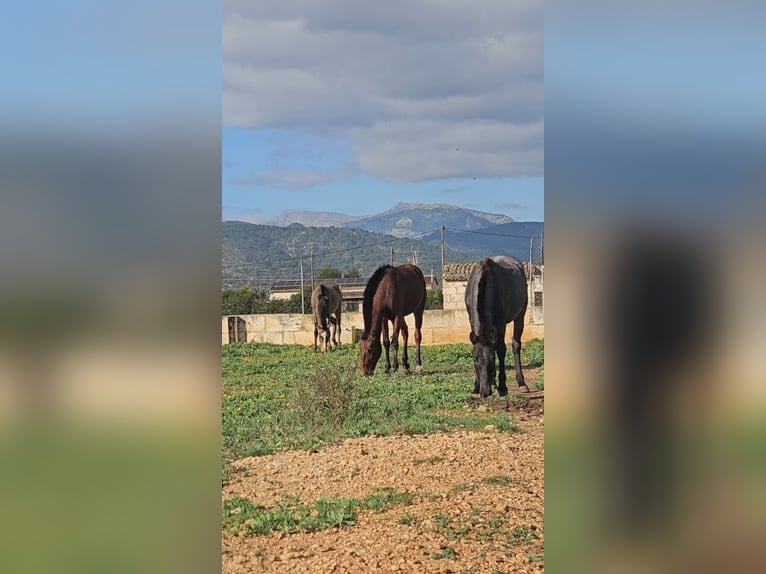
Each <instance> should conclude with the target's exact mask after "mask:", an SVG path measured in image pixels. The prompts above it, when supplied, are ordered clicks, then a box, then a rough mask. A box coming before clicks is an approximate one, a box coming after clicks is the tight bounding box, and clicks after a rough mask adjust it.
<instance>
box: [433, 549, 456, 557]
mask: <svg viewBox="0 0 766 574" xmlns="http://www.w3.org/2000/svg"><path fill="white" fill-rule="evenodd" d="M431 558H433V559H434V560H442V559H447V560H454V559H455V558H457V552H455V549H454V548H451V547H449V546H447V548H443V549H442V550H441V551H439V552H434V553H433V554H431Z"/></svg>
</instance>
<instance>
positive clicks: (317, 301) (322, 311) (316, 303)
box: [311, 283, 343, 353]
mask: <svg viewBox="0 0 766 574" xmlns="http://www.w3.org/2000/svg"><path fill="white" fill-rule="evenodd" d="M342 302H343V296H342V294H341V292H340V288H339V287H338V286H337V285H335V284H334V283H333V284H331V285H317V286H316V287H315V288H314V291H313V292H312V293H311V308H312V309H313V310H314V351H315V352H316V350H317V335H318V334H319V332H320V331H322V333H323V335H322V337H321V338H320V340H321V342H322V352H323V353H326V352H327V347H328V345H329V344H330V329H329V328H328V327H327V321H328V320H329V321H330V324H332V342H333V343H335V346H336V347H338V346H339V345H340V332H341V328H340V308H341V303H342ZM333 315H335V317H333ZM336 335H337V339H336Z"/></svg>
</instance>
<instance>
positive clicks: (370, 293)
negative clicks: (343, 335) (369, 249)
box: [362, 265, 393, 339]
mask: <svg viewBox="0 0 766 574" xmlns="http://www.w3.org/2000/svg"><path fill="white" fill-rule="evenodd" d="M389 269H393V267H392V266H391V265H381V266H380V267H378V268H377V269H376V270H375V273H373V274H372V277H370V280H369V281H367V286H366V287H365V288H364V300H363V301H362V316H363V317H364V332H363V333H362V339H366V338H367V336H368V335H369V334H370V327H372V325H371V323H372V299H373V297H375V292H376V291H377V290H378V285H380V281H381V280H382V279H383V276H384V275H385V274H386V271H387V270H389Z"/></svg>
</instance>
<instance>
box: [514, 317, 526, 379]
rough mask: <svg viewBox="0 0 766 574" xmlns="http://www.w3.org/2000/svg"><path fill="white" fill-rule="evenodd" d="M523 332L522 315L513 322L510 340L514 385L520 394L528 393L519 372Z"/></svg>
mask: <svg viewBox="0 0 766 574" xmlns="http://www.w3.org/2000/svg"><path fill="white" fill-rule="evenodd" d="M523 332H524V313H522V314H521V315H520V316H519V317H518V318H517V319H516V320H515V321H514V322H513V339H511V347H512V348H513V362H514V363H515V367H516V384H518V385H519V390H520V391H521V392H522V393H528V392H529V387H528V386H527V384H526V383H525V382H524V373H522V372H521V335H522V333H523Z"/></svg>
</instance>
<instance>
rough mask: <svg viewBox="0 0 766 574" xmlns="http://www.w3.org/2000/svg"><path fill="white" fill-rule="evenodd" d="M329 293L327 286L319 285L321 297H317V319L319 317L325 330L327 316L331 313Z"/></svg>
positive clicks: (319, 321) (320, 323) (320, 324)
mask: <svg viewBox="0 0 766 574" xmlns="http://www.w3.org/2000/svg"><path fill="white" fill-rule="evenodd" d="M327 302H328V295H327V287H325V286H324V285H320V286H319V297H317V309H316V310H315V311H314V313H315V315H314V316H315V320H316V319H318V323H319V326H320V328H321V329H322V330H323V331H326V330H327V316H328V315H329V309H328V304H327Z"/></svg>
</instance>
